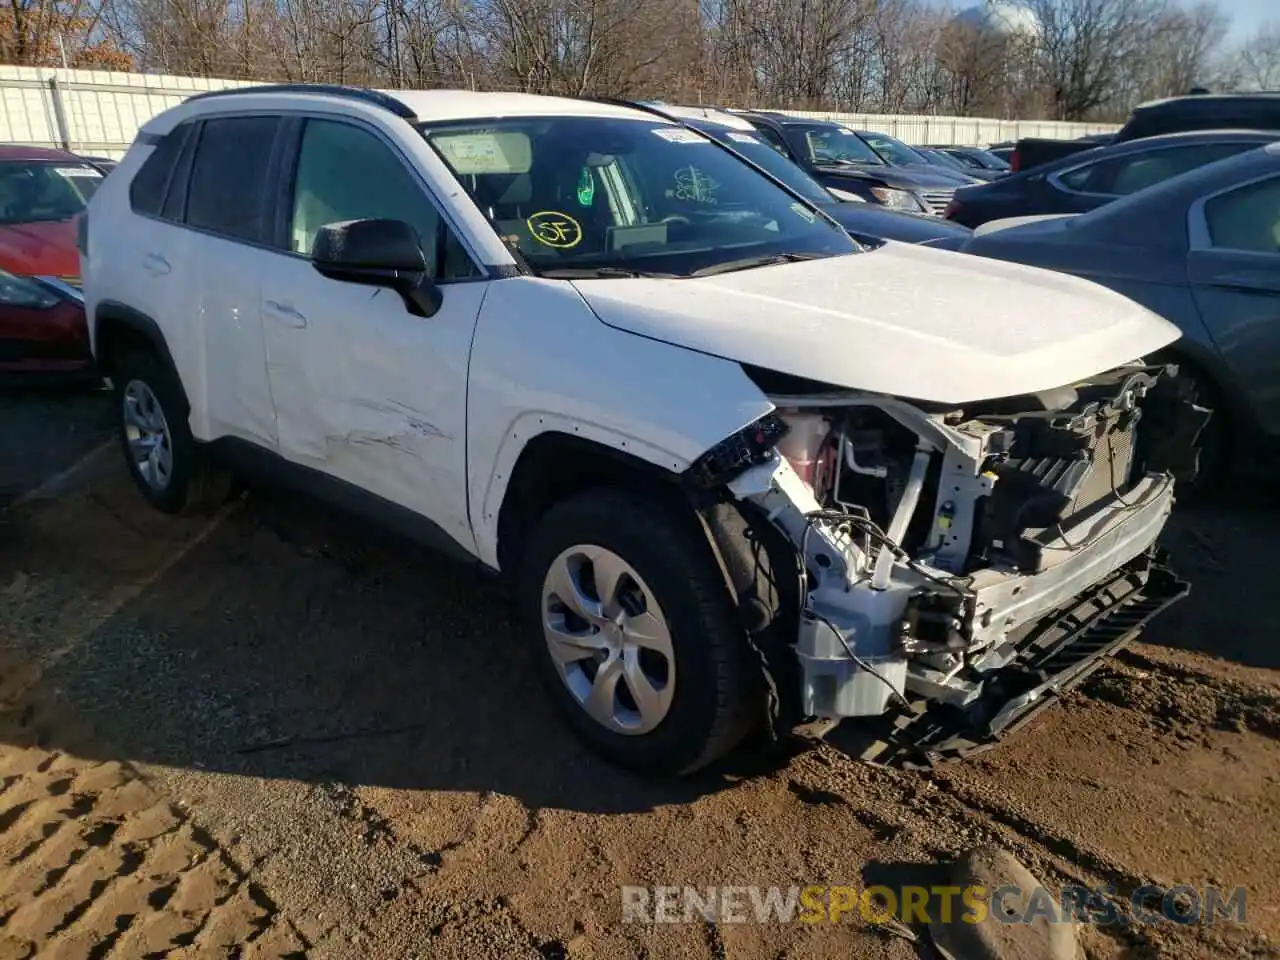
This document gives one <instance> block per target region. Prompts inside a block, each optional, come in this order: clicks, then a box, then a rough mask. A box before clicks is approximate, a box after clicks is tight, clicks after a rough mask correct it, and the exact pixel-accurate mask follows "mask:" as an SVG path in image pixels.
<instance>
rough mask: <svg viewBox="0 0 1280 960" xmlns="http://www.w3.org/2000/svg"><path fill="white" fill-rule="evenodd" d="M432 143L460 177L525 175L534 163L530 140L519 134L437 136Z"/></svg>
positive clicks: (495, 133)
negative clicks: (501, 174)
mask: <svg viewBox="0 0 1280 960" xmlns="http://www.w3.org/2000/svg"><path fill="white" fill-rule="evenodd" d="M431 142H432V143H433V144H435V146H436V148H437V149H438V150H439V151H440V154H441V155H442V156H443V157H444V158H445V161H446V162H447V163H448V164H449V166H450V167H452V168H453V172H454V173H455V174H458V175H460V176H472V175H483V174H488V173H508V174H510V173H528V172H529V167H530V166H531V165H532V162H533V148H532V145H531V144H530V142H529V137H528V136H527V135H526V134H523V133H519V132H513V131H502V132H499V131H496V130H495V131H491V132H488V133H483V132H481V133H446V134H436V135H434V136H432V138H431Z"/></svg>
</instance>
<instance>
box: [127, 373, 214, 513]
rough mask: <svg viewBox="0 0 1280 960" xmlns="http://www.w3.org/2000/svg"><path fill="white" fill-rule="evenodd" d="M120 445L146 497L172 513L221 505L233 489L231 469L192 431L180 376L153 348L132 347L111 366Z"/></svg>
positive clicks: (154, 505) (154, 504)
mask: <svg viewBox="0 0 1280 960" xmlns="http://www.w3.org/2000/svg"><path fill="white" fill-rule="evenodd" d="M111 382H112V386H113V391H112V392H113V394H114V396H115V406H116V416H117V418H118V420H119V426H120V448H121V450H122V451H123V453H124V457H125V464H126V466H127V467H128V469H129V475H130V476H131V477H132V478H133V482H134V484H135V485H136V486H137V488H138V490H139V492H140V493H141V494H142V496H143V497H144V498H145V499H146V501H147V502H148V503H149V504H150V505H151V506H152V507H154V508H155V509H157V510H159V511H161V512H163V513H170V514H194V513H204V512H208V511H210V510H213V509H216V508H217V507H218V506H219V505H221V504H222V503H223V502H224V501H225V500H226V499H227V496H228V495H229V494H230V491H231V479H230V476H229V475H228V474H227V472H226V471H225V470H223V469H221V468H219V467H217V466H216V465H214V464H213V463H211V462H210V461H209V458H208V457H207V455H206V454H205V452H204V451H203V450H202V449H201V448H200V445H199V444H198V443H197V442H196V440H195V438H194V437H193V436H192V435H191V427H190V426H189V425H188V423H187V415H188V407H187V403H186V399H185V397H184V396H183V394H182V389H181V387H180V385H179V384H178V381H177V378H176V376H175V375H174V374H173V373H172V372H171V371H170V370H169V369H168V368H167V367H166V366H165V365H163V364H162V363H161V362H160V360H159V358H158V357H157V356H156V355H155V353H154V352H152V351H150V350H132V351H129V352H128V353H126V354H125V355H124V356H123V357H122V358H121V360H120V363H119V364H118V365H117V367H115V368H114V369H113V370H112V371H111Z"/></svg>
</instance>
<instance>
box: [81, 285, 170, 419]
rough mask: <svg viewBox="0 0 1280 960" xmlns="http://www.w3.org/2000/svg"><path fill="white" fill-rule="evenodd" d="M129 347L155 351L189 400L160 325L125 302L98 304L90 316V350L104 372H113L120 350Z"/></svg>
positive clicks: (117, 363) (116, 365)
mask: <svg viewBox="0 0 1280 960" xmlns="http://www.w3.org/2000/svg"><path fill="white" fill-rule="evenodd" d="M130 347H145V348H148V349H150V350H152V351H154V353H155V354H156V356H157V357H159V358H160V361H161V362H162V363H163V364H165V365H166V366H167V367H168V368H169V372H170V373H172V374H174V381H175V383H177V385H178V388H179V390H180V391H181V392H182V400H183V402H184V403H187V404H189V403H190V400H189V398H188V397H187V395H186V390H185V388H184V387H183V386H182V378H181V377H178V376H177V369H178V368H177V365H176V364H175V363H174V361H173V354H172V353H171V352H170V351H169V344H168V341H166V340H165V337H164V333H163V332H161V330H160V325H159V324H158V323H156V321H155V320H154V319H152V318H151V317H149V316H147V315H146V314H145V313H143V312H142V311H141V310H136V309H134V308H133V307H130V306H128V305H126V304H123V303H119V302H117V301H114V300H105V301H103V302H102V303H99V304H98V306H97V309H96V310H95V311H94V315H93V353H94V356H95V358H96V359H97V362H98V366H99V367H100V368H101V369H102V371H103V373H104V374H106V375H107V376H108V377H109V376H111V374H112V371H113V370H115V369H118V365H119V361H120V357H121V355H122V353H123V351H124V350H126V349H128V348H130Z"/></svg>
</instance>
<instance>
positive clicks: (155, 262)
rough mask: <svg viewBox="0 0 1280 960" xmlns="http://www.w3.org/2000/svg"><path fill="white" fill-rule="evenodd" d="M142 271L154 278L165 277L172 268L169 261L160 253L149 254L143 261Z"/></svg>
mask: <svg viewBox="0 0 1280 960" xmlns="http://www.w3.org/2000/svg"><path fill="white" fill-rule="evenodd" d="M142 269H143V270H145V271H146V272H147V273H149V274H151V276H153V277H163V276H164V275H165V274H166V273H168V272H169V271H170V270H171V269H173V268H172V267H170V266H169V261H168V260H166V259H165V258H164V257H162V256H160V254H158V253H148V254H147V255H146V256H145V257H144V258H143V260H142Z"/></svg>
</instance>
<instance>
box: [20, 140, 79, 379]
mask: <svg viewBox="0 0 1280 960" xmlns="http://www.w3.org/2000/svg"><path fill="white" fill-rule="evenodd" d="M102 177H103V174H102V171H101V170H99V169H98V168H97V167H95V166H94V165H93V164H91V163H86V162H85V161H84V160H83V159H81V158H80V157H77V156H76V155H75V154H71V153H66V152H64V151H62V150H48V149H44V148H41V147H20V146H10V145H0V379H21V380H23V381H26V380H29V379H31V378H54V379H61V378H64V377H71V378H76V377H93V376H94V373H93V357H92V355H91V354H90V352H89V331H88V327H87V325H86V323H85V316H84V300H83V298H82V297H81V294H80V254H79V251H77V249H76V221H77V219H78V218H79V215H80V213H81V212H82V211H83V210H84V208H85V204H86V203H87V202H88V199H89V197H91V196H93V192H94V190H96V189H97V188H98V185H99V184H100V183H102Z"/></svg>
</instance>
